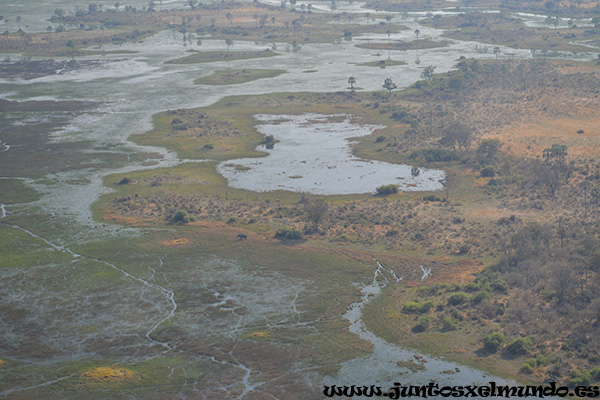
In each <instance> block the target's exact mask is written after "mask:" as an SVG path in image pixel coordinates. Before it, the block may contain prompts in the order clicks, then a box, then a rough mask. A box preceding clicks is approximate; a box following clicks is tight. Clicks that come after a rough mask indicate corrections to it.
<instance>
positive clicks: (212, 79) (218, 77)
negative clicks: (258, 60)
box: [194, 69, 286, 85]
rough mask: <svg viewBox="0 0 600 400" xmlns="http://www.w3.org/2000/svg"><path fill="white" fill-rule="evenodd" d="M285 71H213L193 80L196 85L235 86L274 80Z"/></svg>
mask: <svg viewBox="0 0 600 400" xmlns="http://www.w3.org/2000/svg"><path fill="white" fill-rule="evenodd" d="M285 72H286V71H284V70H281V69H233V70H231V69H229V70H222V71H215V72H214V73H213V74H211V75H209V76H204V77H202V78H198V79H195V80H194V83H195V84H196V85H237V84H240V83H246V82H250V81H255V80H257V79H264V78H274V77H276V76H279V75H281V74H283V73H285Z"/></svg>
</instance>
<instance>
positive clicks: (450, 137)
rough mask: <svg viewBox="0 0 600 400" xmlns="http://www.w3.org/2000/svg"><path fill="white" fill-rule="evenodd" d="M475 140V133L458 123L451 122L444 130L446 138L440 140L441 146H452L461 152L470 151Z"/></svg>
mask: <svg viewBox="0 0 600 400" xmlns="http://www.w3.org/2000/svg"><path fill="white" fill-rule="evenodd" d="M472 140H473V132H472V131H471V129H470V128H469V127H468V126H467V125H465V124H463V123H461V122H458V121H454V122H451V123H450V124H448V125H447V126H446V128H445V129H444V136H443V137H442V139H441V140H440V144H442V145H445V146H452V148H453V149H456V145H458V149H459V150H461V149H463V148H464V150H465V151H468V150H469V148H470V147H471V141H472Z"/></svg>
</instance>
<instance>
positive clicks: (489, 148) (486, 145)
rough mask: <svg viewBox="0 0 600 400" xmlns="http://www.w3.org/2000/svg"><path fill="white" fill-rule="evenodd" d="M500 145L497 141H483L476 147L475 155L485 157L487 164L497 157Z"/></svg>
mask: <svg viewBox="0 0 600 400" xmlns="http://www.w3.org/2000/svg"><path fill="white" fill-rule="evenodd" d="M502 144H503V143H502V142H501V141H500V140H498V139H483V140H482V141H481V142H479V145H478V146H477V153H478V154H480V155H482V156H483V157H485V158H486V160H487V161H488V162H491V161H493V160H494V159H495V158H496V156H497V155H498V152H499V151H500V148H501V147H502Z"/></svg>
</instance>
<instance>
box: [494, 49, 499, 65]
mask: <svg viewBox="0 0 600 400" xmlns="http://www.w3.org/2000/svg"><path fill="white" fill-rule="evenodd" d="M494 54H495V55H496V62H498V56H499V55H500V47H499V46H495V47H494Z"/></svg>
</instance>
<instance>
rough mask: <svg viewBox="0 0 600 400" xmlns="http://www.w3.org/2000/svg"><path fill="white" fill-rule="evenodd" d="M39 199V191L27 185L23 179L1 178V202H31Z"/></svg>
mask: <svg viewBox="0 0 600 400" xmlns="http://www.w3.org/2000/svg"><path fill="white" fill-rule="evenodd" d="M39 199H40V195H39V193H38V192H36V191H35V190H33V189H31V188H29V187H27V186H26V185H25V183H24V182H23V181H22V180H21V179H0V203H3V204H15V203H29V202H32V201H36V200H39Z"/></svg>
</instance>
